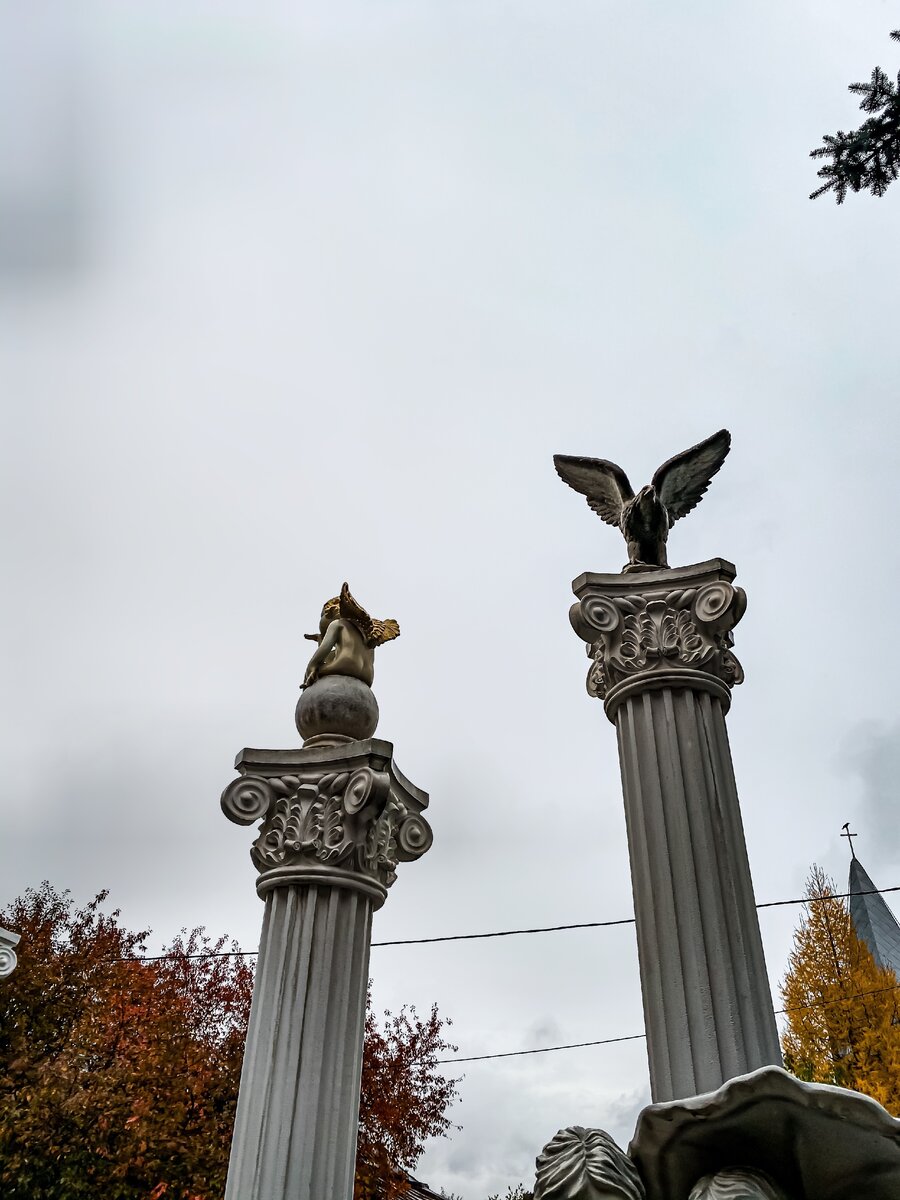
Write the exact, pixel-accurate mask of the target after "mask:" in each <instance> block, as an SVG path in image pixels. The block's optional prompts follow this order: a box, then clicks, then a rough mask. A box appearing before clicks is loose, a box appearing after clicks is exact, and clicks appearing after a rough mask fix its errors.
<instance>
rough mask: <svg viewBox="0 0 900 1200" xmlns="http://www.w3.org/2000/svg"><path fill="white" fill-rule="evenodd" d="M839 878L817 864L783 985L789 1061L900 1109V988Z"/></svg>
mask: <svg viewBox="0 0 900 1200" xmlns="http://www.w3.org/2000/svg"><path fill="white" fill-rule="evenodd" d="M835 890H836V889H835V886H834V882H833V881H832V880H831V879H830V878H829V877H828V876H827V875H826V874H825V872H824V871H823V870H822V869H821V868H820V867H818V866H813V868H812V870H811V871H810V875H809V878H808V880H807V883H806V896H807V903H806V911H805V912H804V914H803V916H802V917H801V919H800V925H799V928H798V929H797V931H796V933H795V934H794V946H793V949H792V951H791V955H790V958H789V960H788V969H787V973H786V974H785V977H784V980H783V982H782V984H781V995H782V998H783V1000H784V1007H785V1013H786V1016H787V1027H786V1029H785V1032H784V1034H783V1037H782V1050H783V1052H784V1062H785V1066H786V1067H787V1069H788V1070H789V1071H791V1072H792V1073H793V1074H794V1075H796V1076H798V1078H800V1079H805V1080H808V1081H810V1082H813V1083H833V1084H837V1085H838V1086H839V1087H846V1088H853V1089H854V1090H855V1091H858V1092H864V1093H865V1094H866V1095H868V1096H872V1097H874V1099H876V1100H878V1101H879V1102H880V1103H881V1104H883V1105H884V1106H885V1108H887V1109H888V1111H889V1112H892V1113H894V1115H900V1008H898V1005H900V990H898V986H897V977H896V976H895V974H894V972H893V971H890V970H887V969H885V968H882V967H879V966H878V965H877V964H876V962H875V960H874V958H873V957H872V954H871V952H870V950H869V948H868V946H867V945H866V944H865V942H863V941H861V940H860V938H859V937H858V936H857V934H856V930H855V928H854V925H853V922H852V921H851V919H850V912H849V909H848V907H847V905H846V903H845V901H844V900H843V899H842V898H841V897H839V896H837V895H836V894H835Z"/></svg>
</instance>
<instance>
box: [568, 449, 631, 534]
mask: <svg viewBox="0 0 900 1200" xmlns="http://www.w3.org/2000/svg"><path fill="white" fill-rule="evenodd" d="M553 465H554V466H555V467H556V473H557V475H558V476H559V477H560V479H561V480H562V481H563V483H567V484H568V485H569V487H570V488H574V489H575V491H576V492H581V494H582V496H585V497H587V502H588V504H589V505H590V506H591V508H592V509H593V510H594V512H595V513H596V514H597V515H598V516H599V517H602V518H603V520H604V521H605V522H606V523H607V525H615V526H616V527H617V528H618V525H619V520H620V518H621V516H622V505H623V504H625V503H626V501H628V500H630V499H631V498H632V497H633V496H634V492H633V491H632V487H631V484H630V483H629V482H628V476H627V475H626V474H625V472H624V471H623V470H622V468H621V467H617V466H616V464H615V463H611V462H607V461H606V459H605V458H580V457H578V456H577V455H572V454H554V455H553Z"/></svg>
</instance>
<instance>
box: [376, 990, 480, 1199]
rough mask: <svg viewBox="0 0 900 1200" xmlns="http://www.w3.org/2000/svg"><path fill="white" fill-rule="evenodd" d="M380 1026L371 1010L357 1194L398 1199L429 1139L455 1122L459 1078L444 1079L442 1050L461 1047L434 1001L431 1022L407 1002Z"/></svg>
mask: <svg viewBox="0 0 900 1200" xmlns="http://www.w3.org/2000/svg"><path fill="white" fill-rule="evenodd" d="M384 1017H385V1023H384V1027H383V1028H381V1029H379V1027H378V1023H377V1022H376V1020H375V1015H374V1013H373V1012H372V1005H371V994H370V996H369V1004H368V1006H367V1009H366V1040H365V1049H364V1053H363V1071H362V1089H361V1095H360V1105H359V1142H358V1146H357V1162H356V1185H355V1188H354V1192H353V1196H354V1200H395V1198H396V1197H399V1196H402V1195H403V1194H404V1193H405V1192H406V1191H407V1190H408V1186H409V1185H408V1176H407V1172H409V1171H412V1169H413V1168H414V1167H415V1165H416V1163H417V1162H418V1160H419V1156H420V1155H421V1153H422V1149H423V1147H424V1143H425V1139H426V1138H429V1137H440V1136H441V1135H443V1134H445V1133H447V1131H448V1130H449V1129H450V1128H451V1123H450V1120H449V1119H448V1117H447V1115H446V1113H447V1109H448V1108H449V1106H450V1104H451V1102H452V1100H453V1098H454V1096H455V1095H456V1088H457V1080H454V1079H446V1078H445V1077H444V1076H443V1075H442V1074H441V1073H440V1070H439V1067H438V1062H437V1059H438V1055H439V1054H442V1053H444V1052H445V1051H448V1050H449V1051H455V1050H456V1046H452V1045H450V1043H449V1042H446V1041H445V1040H444V1038H443V1034H442V1029H443V1026H444V1025H445V1024H448V1023H449V1022H444V1021H442V1020H441V1018H440V1017H439V1016H438V1011H437V1008H436V1007H432V1009H431V1012H430V1013H429V1015H428V1017H427V1018H425V1020H422V1019H420V1018H419V1017H418V1016H417V1014H416V1010H415V1008H413V1007H412V1006H407V1007H404V1008H403V1009H401V1011H400V1013H399V1014H397V1015H395V1016H392V1015H391V1014H390V1013H388V1012H386V1013H385V1014H384Z"/></svg>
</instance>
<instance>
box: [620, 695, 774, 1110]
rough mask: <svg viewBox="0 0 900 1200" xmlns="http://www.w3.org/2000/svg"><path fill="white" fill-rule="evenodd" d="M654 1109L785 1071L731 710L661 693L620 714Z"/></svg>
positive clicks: (630, 702) (640, 698) (631, 701)
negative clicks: (737, 1079) (745, 1078)
mask: <svg viewBox="0 0 900 1200" xmlns="http://www.w3.org/2000/svg"><path fill="white" fill-rule="evenodd" d="M616 730H617V734H618V740H619V757H620V763H621V769H622V789H623V792H624V796H625V818H626V824H627V828H628V846H629V855H630V858H631V863H632V880H633V891H634V911H635V921H636V923H637V937H638V952H639V955H640V960H641V967H642V980H641V984H642V994H643V1002H644V1020H645V1025H646V1030H647V1047H648V1057H649V1061H650V1070H651V1090H652V1094H653V1098H654V1100H672V1099H677V1098H682V1097H686V1096H692V1095H696V1094H698V1093H700V1092H708V1091H713V1090H714V1089H715V1088H717V1087H719V1086H720V1085H721V1084H722V1083H724V1082H725V1081H726V1080H728V1079H731V1078H733V1077H734V1076H736V1075H743V1074H745V1073H746V1072H748V1071H751V1070H754V1069H755V1068H756V1067H760V1066H764V1065H766V1064H768V1063H777V1062H780V1053H779V1048H778V1034H777V1030H776V1027H775V1018H774V1015H773V1013H772V1002H771V998H770V995H769V987H768V980H767V975H766V964H765V959H764V957H763V949H762V942H761V940H760V935H759V923H758V919H757V914H756V905H755V900H754V896H753V887H752V884H751V881H750V865H749V862H748V859H747V849H746V843H745V841H744V831H743V825H742V822H741V814H740V808H739V805H738V798H737V789H736V786H735V781H734V771H733V769H732V763H731V754H730V751H729V747H728V735H727V732H726V729H725V714H724V712H723V710H722V701H721V699H720V698H719V697H718V696H713V695H711V694H710V693H709V692H705V691H698V692H695V691H692V690H691V689H689V688H675V689H672V688H662V689H660V690H658V691H649V692H643V693H642V694H638V695H632V696H629V697H628V698H627V699H625V700H624V701H623V702H622V704H621V705H620V706H619V708H618V711H617V713H616Z"/></svg>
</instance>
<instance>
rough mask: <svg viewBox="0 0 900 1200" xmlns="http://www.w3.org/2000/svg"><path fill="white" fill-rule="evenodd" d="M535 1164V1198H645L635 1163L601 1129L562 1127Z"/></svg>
mask: <svg viewBox="0 0 900 1200" xmlns="http://www.w3.org/2000/svg"><path fill="white" fill-rule="evenodd" d="M535 1166H536V1168H537V1177H536V1181H535V1187H534V1200H645V1197H644V1187H643V1184H642V1183H641V1179H640V1176H639V1175H638V1172H637V1168H636V1167H635V1165H634V1163H633V1162H632V1161H631V1159H630V1158H629V1157H628V1155H627V1154H625V1153H624V1152H623V1151H622V1150H620V1149H619V1147H618V1146H617V1145H616V1143H615V1142H614V1141H613V1140H612V1138H611V1137H610V1136H609V1134H608V1133H605V1132H604V1131H603V1130H602V1129H584V1128H583V1127H582V1126H581V1125H572V1126H570V1127H569V1128H568V1129H561V1130H560V1131H559V1133H558V1134H557V1135H556V1137H555V1138H553V1139H552V1140H551V1141H549V1142H548V1143H547V1145H546V1146H545V1147H544V1149H543V1150H542V1151H541V1153H540V1154H539V1155H538V1158H537V1162H536V1164H535Z"/></svg>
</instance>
